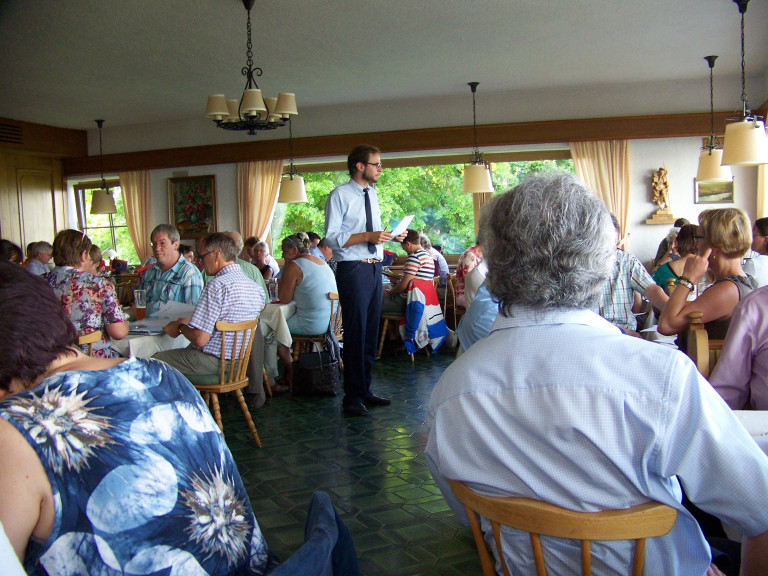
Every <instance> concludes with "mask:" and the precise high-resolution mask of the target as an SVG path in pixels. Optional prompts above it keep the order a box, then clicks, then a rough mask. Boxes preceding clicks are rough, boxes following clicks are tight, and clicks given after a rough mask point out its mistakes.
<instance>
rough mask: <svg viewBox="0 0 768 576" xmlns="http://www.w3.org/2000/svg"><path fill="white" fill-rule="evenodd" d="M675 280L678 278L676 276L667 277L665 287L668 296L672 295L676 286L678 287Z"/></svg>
mask: <svg viewBox="0 0 768 576" xmlns="http://www.w3.org/2000/svg"><path fill="white" fill-rule="evenodd" d="M675 282H676V280H675V279H674V278H667V287H666V288H664V291H665V292H666V293H667V296H672V292H674V291H675V288H677V284H676V283H675Z"/></svg>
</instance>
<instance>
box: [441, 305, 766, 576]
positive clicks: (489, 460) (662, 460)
mask: <svg viewBox="0 0 768 576" xmlns="http://www.w3.org/2000/svg"><path fill="white" fill-rule="evenodd" d="M511 312H512V316H511V317H505V316H502V315H499V316H498V317H497V318H496V321H495V322H494V324H493V328H492V330H491V334H490V335H489V336H488V338H486V339H484V340H482V341H481V342H478V343H477V344H476V345H475V346H473V347H472V348H471V350H469V351H468V352H467V353H466V354H463V355H462V356H460V357H459V358H458V359H457V360H456V361H455V362H454V363H453V364H452V365H451V366H450V367H449V368H448V369H447V370H446V371H445V372H444V374H443V376H442V377H441V378H440V381H439V382H438V384H437V386H436V387H435V389H434V390H433V392H432V396H431V399H430V402H429V407H428V410H427V426H428V434H429V436H428V440H427V447H426V457H427V461H428V463H429V467H430V470H431V471H432V475H433V476H434V478H435V480H436V482H437V483H438V485H439V486H440V489H441V490H442V492H443V495H444V496H445V498H446V500H447V501H448V503H449V505H450V506H451V508H452V509H453V510H454V512H455V513H456V514H457V515H458V516H459V517H460V518H461V519H462V521H464V522H466V515H465V512H464V507H463V506H462V505H461V504H460V503H459V502H458V500H457V499H456V498H455V496H454V495H453V493H452V492H451V490H450V487H449V486H448V484H447V482H446V479H447V478H451V479H454V480H460V481H463V482H466V483H468V484H469V485H470V487H472V488H474V489H476V490H478V491H480V492H482V493H486V494H491V495H519V496H524V497H528V498H534V499H538V500H544V501H547V502H551V503H553V504H556V505H558V506H561V507H565V508H569V509H571V510H578V511H596V510H602V509H609V508H612V509H623V508H628V507H630V506H634V505H636V504H640V503H643V502H646V501H649V500H655V501H658V502H661V503H663V504H666V505H669V506H672V507H674V508H676V509H677V510H678V516H677V521H676V523H675V526H674V527H673V528H672V531H671V532H670V533H669V534H668V535H666V536H663V537H660V538H653V539H650V540H648V542H647V543H646V546H647V548H646V553H645V564H646V568H645V573H646V574H654V575H676V576H689V575H690V576H702V575H703V574H705V573H706V571H707V568H708V566H709V563H710V550H709V547H708V545H707V543H706V541H705V539H704V537H703V535H702V534H701V531H700V529H699V527H698V524H697V523H696V521H695V520H694V519H693V517H692V516H691V515H690V513H689V512H687V511H686V510H685V508H684V507H683V506H682V504H681V503H680V500H681V497H682V494H681V489H680V484H681V483H682V484H683V485H684V486H685V490H686V494H687V495H688V497H689V498H690V499H691V501H693V502H694V503H695V504H696V505H697V506H699V507H700V508H702V509H703V510H705V511H707V512H709V513H711V514H714V515H715V516H717V517H719V518H720V519H721V520H723V521H725V522H727V523H728V524H731V525H733V526H734V527H738V528H739V529H741V531H742V532H743V533H744V534H745V535H747V536H756V535H758V534H761V533H763V532H765V531H766V530H768V506H766V505H765V503H766V501H768V457H766V455H765V454H764V453H763V452H762V451H761V450H760V448H759V447H758V446H757V444H756V443H755V441H754V440H753V439H752V438H751V437H750V436H749V435H748V434H747V432H746V430H745V429H744V428H743V427H742V426H741V425H740V424H739V422H738V420H737V419H736V418H735V416H734V415H733V413H732V412H731V410H730V408H728V406H727V405H726V404H725V402H723V401H722V399H721V398H720V397H719V396H718V395H717V393H716V392H715V391H714V390H713V389H712V387H711V386H710V385H709V384H708V383H707V381H706V380H704V378H703V377H702V376H701V375H700V374H699V373H698V372H697V370H696V367H695V366H694V365H693V363H692V362H691V361H690V359H688V358H687V357H686V356H685V355H684V354H682V353H681V352H679V351H677V350H671V349H669V348H667V347H666V346H659V345H658V344H654V343H652V342H646V341H643V340H640V339H638V338H630V337H627V336H623V335H622V334H621V333H620V332H619V329H618V328H616V327H614V326H611V325H610V324H609V323H608V322H606V321H605V320H604V319H602V318H600V317H599V316H597V315H596V314H594V313H593V312H590V311H587V310H556V311H551V312H543V311H534V310H531V309H528V308H522V307H514V308H513V309H512V311H511ZM678 478H679V480H678ZM482 526H483V529H484V531H486V534H487V531H488V530H489V529H490V527H489V525H488V523H487V521H485V520H483V522H482ZM487 537H488V536H487V535H486V538H487ZM502 537H503V538H504V540H505V545H504V547H505V548H506V550H507V552H506V554H507V556H506V561H507V565H511V566H515V567H516V573H517V570H518V568H519V573H521V574H533V573H535V569H534V568H533V559H532V554H531V551H530V540H529V538H528V535H527V534H522V533H520V532H518V531H516V530H512V529H509V530H506V531H505V532H504V533H503V536H502ZM542 543H543V546H544V547H545V548H547V552H549V553H550V554H552V555H554V556H556V557H558V558H559V559H560V561H561V562H562V563H563V564H562V565H564V566H578V565H579V553H580V548H579V545H578V543H574V542H573V541H570V540H552V539H546V540H543V541H542ZM632 548H633V546H632V545H631V543H627V542H615V543H611V542H605V543H604V542H593V545H592V550H593V554H592V558H593V571H594V572H595V573H598V574H603V573H608V572H610V570H615V571H616V573H620V572H621V570H622V569H624V570H625V569H626V566H627V565H628V564H629V561H630V560H631V555H632ZM607 549H608V550H607ZM547 552H545V554H546V553H547ZM606 564H607V565H608V566H609V569H607V568H606V566H605V565H606ZM499 570H500V568H499Z"/></svg>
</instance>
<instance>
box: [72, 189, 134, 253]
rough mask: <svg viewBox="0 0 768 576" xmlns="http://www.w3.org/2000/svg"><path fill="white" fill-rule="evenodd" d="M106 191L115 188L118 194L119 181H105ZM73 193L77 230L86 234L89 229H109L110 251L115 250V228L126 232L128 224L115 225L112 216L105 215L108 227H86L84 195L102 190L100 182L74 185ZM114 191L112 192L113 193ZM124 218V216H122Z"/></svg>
mask: <svg viewBox="0 0 768 576" xmlns="http://www.w3.org/2000/svg"><path fill="white" fill-rule="evenodd" d="M105 182H106V185H107V189H108V190H109V189H114V188H117V190H118V192H120V191H121V190H120V180H119V179H111V180H105ZM72 188H73V190H74V192H75V208H76V212H77V226H78V228H79V229H80V230H81V231H83V232H85V233H86V234H87V233H88V230H89V229H93V230H104V229H106V228H109V237H110V238H111V239H112V245H111V246H110V248H111V249H112V250H116V249H117V237H116V236H115V228H125V229H126V230H128V223H127V222H126V223H125V224H115V221H114V218H113V215H112V214H107V216H109V226H88V215H87V214H86V213H85V210H86V201H85V193H86V191H87V190H100V189H102V185H101V180H91V181H87V182H78V183H77V184H74V185H73V186H72ZM114 192H115V191H114V190H113V193H114ZM123 216H125V215H123Z"/></svg>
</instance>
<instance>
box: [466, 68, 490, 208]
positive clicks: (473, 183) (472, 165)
mask: <svg viewBox="0 0 768 576" xmlns="http://www.w3.org/2000/svg"><path fill="white" fill-rule="evenodd" d="M468 84H469V88H470V90H472V133H473V135H474V149H473V150H472V156H471V157H470V159H469V164H466V165H465V166H464V184H463V185H462V187H461V191H462V192H467V193H468V194H483V193H486V192H493V182H492V181H491V171H490V170H489V169H488V165H487V164H486V163H485V162H484V161H483V155H482V154H480V150H479V149H478V147H477V115H476V110H475V93H476V92H477V87H478V85H479V84H480V82H468Z"/></svg>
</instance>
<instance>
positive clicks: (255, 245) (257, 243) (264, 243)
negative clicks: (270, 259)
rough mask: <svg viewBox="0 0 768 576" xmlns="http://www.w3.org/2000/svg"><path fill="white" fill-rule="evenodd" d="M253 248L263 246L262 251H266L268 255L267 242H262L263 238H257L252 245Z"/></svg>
mask: <svg viewBox="0 0 768 576" xmlns="http://www.w3.org/2000/svg"><path fill="white" fill-rule="evenodd" d="M253 248H254V250H255V249H256V248H264V251H265V252H266V253H267V256H269V244H267V243H266V242H264V240H259V241H258V242H256V244H254V245H253Z"/></svg>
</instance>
